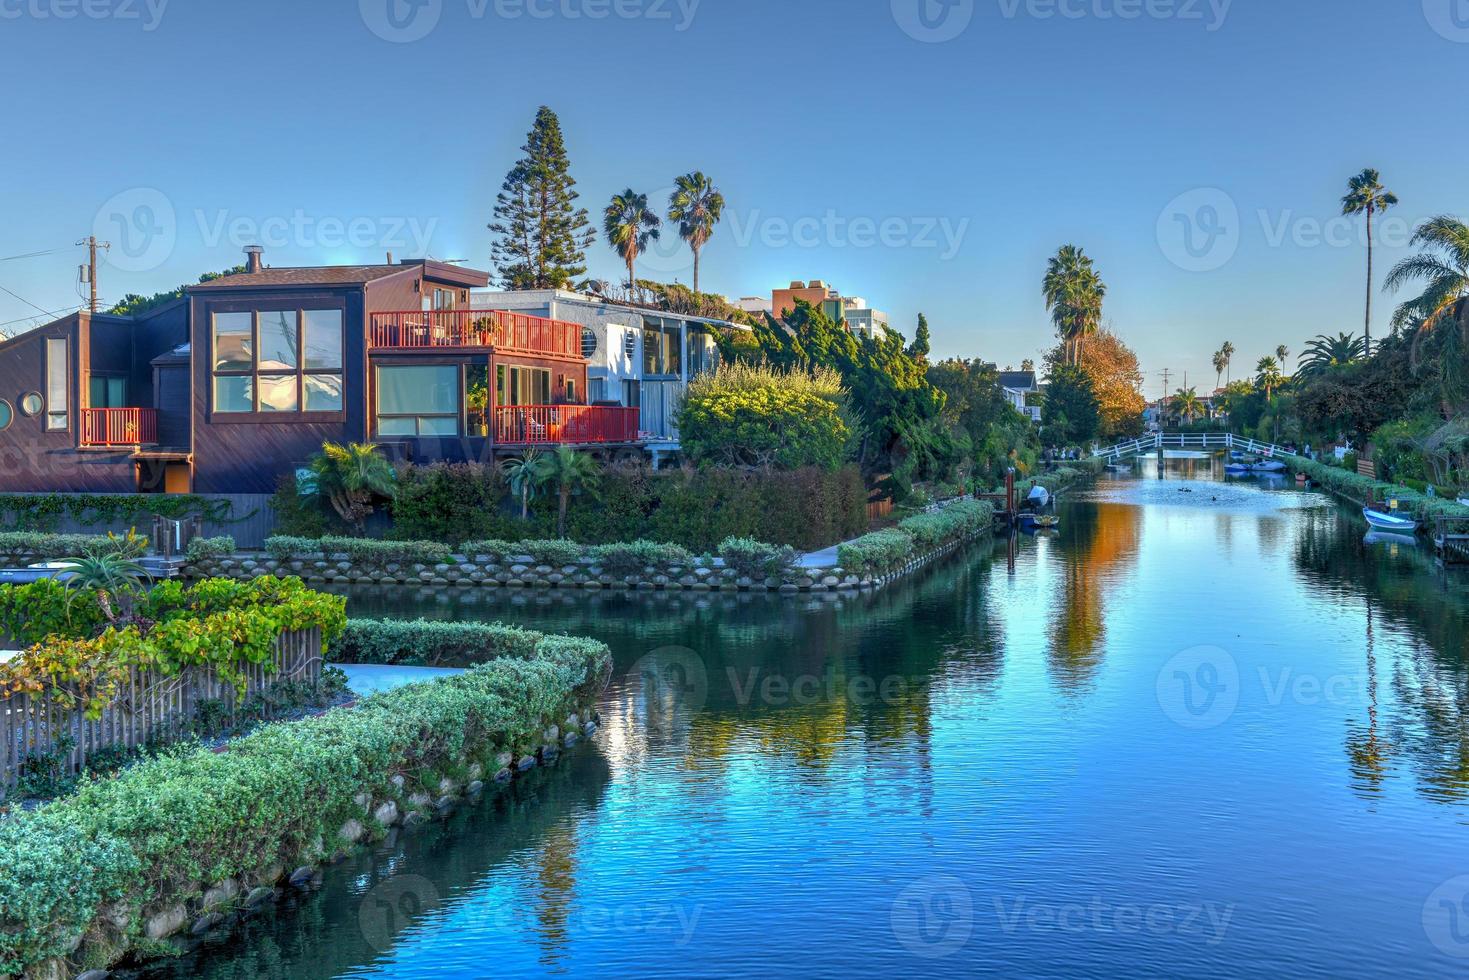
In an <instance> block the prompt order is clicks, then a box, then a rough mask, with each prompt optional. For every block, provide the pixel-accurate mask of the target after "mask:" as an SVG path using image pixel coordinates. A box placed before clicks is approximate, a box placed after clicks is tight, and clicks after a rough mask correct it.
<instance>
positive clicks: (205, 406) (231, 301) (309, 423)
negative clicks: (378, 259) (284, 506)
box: [190, 286, 367, 493]
mask: <svg viewBox="0 0 1469 980" xmlns="http://www.w3.org/2000/svg"><path fill="white" fill-rule="evenodd" d="M363 301H364V298H363V290H362V287H361V286H351V287H340V288H334V289H321V288H301V289H294V290H272V291H269V292H267V291H262V290H249V291H246V290H241V291H239V292H229V291H222V290H221V291H211V292H204V293H199V294H196V295H194V296H193V297H191V300H190V302H191V306H192V311H193V312H192V322H193V327H192V337H191V340H190V343H191V359H192V367H191V369H190V372H191V376H192V378H193V389H194V390H193V420H194V427H193V428H194V431H193V453H194V491H195V492H196V493H270V492H271V491H273V490H274V489H275V487H276V483H277V481H278V480H279V478H280V476H281V475H282V474H285V473H290V472H292V471H293V470H295V469H296V468H297V467H299V466H302V465H303V464H305V462H306V461H307V460H308V459H310V458H311V456H312V455H313V454H315V453H316V452H317V451H319V450H320V449H321V444H322V443H323V442H360V441H362V440H363V438H364V426H365V413H366V401H365V398H364V392H365V391H366V389H367V386H366V383H365V375H366V361H367V351H366V339H367V327H366V321H365V318H364V313H363ZM281 304H288V305H290V306H294V307H296V308H304V309H331V308H334V307H335V308H340V309H342V310H343V317H342V323H343V331H344V333H345V342H344V346H343V372H344V374H343V409H344V410H343V412H341V413H340V414H337V415H335V416H332V417H319V416H315V415H307V416H304V417H302V418H300V419H298V420H291V421H280V420H279V417H271V416H238V415H228V414H224V415H216V414H215V413H214V412H213V405H212V398H213V385H212V383H211V377H210V356H211V355H210V339H211V337H210V334H211V323H212V315H213V313H215V312H217V311H218V312H228V311H238V310H262V309H280V308H282V305H281Z"/></svg>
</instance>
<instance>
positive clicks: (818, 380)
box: [678, 363, 854, 469]
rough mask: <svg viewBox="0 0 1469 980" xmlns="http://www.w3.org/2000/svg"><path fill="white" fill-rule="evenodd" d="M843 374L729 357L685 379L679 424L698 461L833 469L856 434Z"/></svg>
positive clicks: (685, 444) (691, 455)
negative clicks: (784, 368)
mask: <svg viewBox="0 0 1469 980" xmlns="http://www.w3.org/2000/svg"><path fill="white" fill-rule="evenodd" d="M848 414H849V407H848V404H847V392H846V389H845V388H843V387H842V379H841V375H839V374H838V373H837V372H836V371H834V370H830V369H818V370H816V371H814V372H809V373H808V372H806V371H799V370H792V371H781V370H778V369H776V368H771V367H767V366H763V365H750V364H740V363H734V364H726V365H723V366H721V367H720V369H719V370H718V371H717V372H715V373H713V374H704V375H700V376H699V377H697V378H695V379H694V380H693V381H691V382H690V383H689V390H688V393H687V395H686V396H685V398H684V402H683V408H682V409H681V410H680V412H679V417H678V425H679V433H680V436H681V439H682V443H683V448H684V451H685V452H686V453H688V455H689V458H690V459H692V460H694V461H695V462H699V463H715V464H719V465H724V466H755V467H761V468H769V467H775V468H778V469H795V468H797V467H801V466H819V467H823V468H825V469H836V468H837V467H839V466H841V465H842V461H843V460H844V459H846V457H847V455H848V448H849V445H850V443H851V442H852V440H853V437H854V431H853V427H852V426H850V425H848V423H847V415H848Z"/></svg>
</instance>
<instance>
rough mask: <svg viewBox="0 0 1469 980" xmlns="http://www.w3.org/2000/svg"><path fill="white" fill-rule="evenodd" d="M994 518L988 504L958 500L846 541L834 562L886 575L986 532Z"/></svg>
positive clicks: (864, 573) (855, 569)
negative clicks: (945, 546) (947, 546)
mask: <svg viewBox="0 0 1469 980" xmlns="http://www.w3.org/2000/svg"><path fill="white" fill-rule="evenodd" d="M994 519H995V508H994V506H993V505H991V504H990V503H989V502H988V501H984V500H961V501H959V502H957V503H953V504H950V505H949V506H948V507H945V508H944V509H943V510H941V511H936V512H934V513H930V514H915V515H913V516H912V517H909V518H907V519H905V520H903V521H902V522H901V523H899V525H898V526H897V527H896V528H889V529H887V530H885V531H874V532H873V533H872V534H866V535H863V536H862V537H860V538H858V539H857V540H856V541H849V542H848V543H846V544H844V545H842V546H841V547H839V548H838V549H837V562H838V564H840V565H841V566H842V568H844V569H846V570H847V571H849V572H853V573H855V574H862V575H886V574H888V573H889V572H892V571H894V570H895V569H898V568H901V567H902V566H903V565H905V564H906V563H908V562H909V561H912V560H913V559H914V558H917V557H919V556H920V555H923V554H925V553H927V552H930V551H933V550H934V549H936V548H939V547H942V546H943V545H946V544H950V543H952V542H955V541H960V540H963V539H965V538H970V537H974V536H975V535H978V534H982V533H984V532H986V531H988V530H989V529H990V527H991V526H992V525H993V523H994Z"/></svg>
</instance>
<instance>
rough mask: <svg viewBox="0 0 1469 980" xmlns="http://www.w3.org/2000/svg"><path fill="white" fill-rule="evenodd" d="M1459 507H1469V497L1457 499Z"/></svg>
mask: <svg viewBox="0 0 1469 980" xmlns="http://www.w3.org/2000/svg"><path fill="white" fill-rule="evenodd" d="M1459 505H1460V506H1461V507H1469V497H1460V498H1459Z"/></svg>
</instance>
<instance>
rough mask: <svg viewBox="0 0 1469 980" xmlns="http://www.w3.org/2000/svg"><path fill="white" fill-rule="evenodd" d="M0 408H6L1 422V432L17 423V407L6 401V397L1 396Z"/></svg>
mask: <svg viewBox="0 0 1469 980" xmlns="http://www.w3.org/2000/svg"><path fill="white" fill-rule="evenodd" d="M0 408H3V410H4V412H3V414H4V421H3V422H0V432H4V431H5V430H6V429H8V428H10V427H11V426H12V425H14V424H15V416H16V414H17V409H16V407H15V406H14V405H12V404H10V402H8V401H6V400H5V399H4V398H0Z"/></svg>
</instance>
